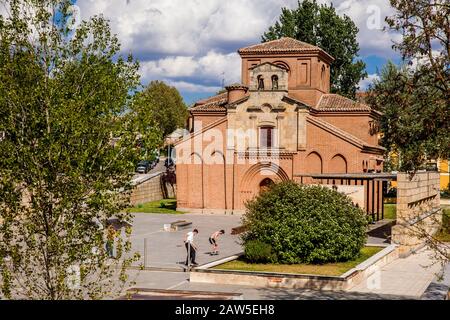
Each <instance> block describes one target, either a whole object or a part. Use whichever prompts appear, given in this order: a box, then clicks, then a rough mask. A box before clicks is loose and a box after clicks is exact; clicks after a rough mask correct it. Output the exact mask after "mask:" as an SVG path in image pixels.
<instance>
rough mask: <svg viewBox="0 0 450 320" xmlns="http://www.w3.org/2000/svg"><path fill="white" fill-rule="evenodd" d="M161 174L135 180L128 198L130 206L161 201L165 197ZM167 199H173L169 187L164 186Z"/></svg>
mask: <svg viewBox="0 0 450 320" xmlns="http://www.w3.org/2000/svg"><path fill="white" fill-rule="evenodd" d="M161 177H162V172H157V173H155V174H152V175H149V176H146V177H145V178H143V179H136V180H135V182H134V183H135V188H134V189H133V191H132V193H131V197H130V203H131V205H133V206H135V205H138V204H141V203H146V202H151V201H157V200H162V199H164V197H165V193H166V192H165V191H164V190H163V188H164V185H163V182H162V180H161ZM166 191H167V193H168V197H169V198H170V197H174V193H173V191H172V188H171V187H170V186H166Z"/></svg>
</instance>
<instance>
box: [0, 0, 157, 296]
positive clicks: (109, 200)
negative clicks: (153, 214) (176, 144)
mask: <svg viewBox="0 0 450 320" xmlns="http://www.w3.org/2000/svg"><path fill="white" fill-rule="evenodd" d="M71 2H72V1H70V0H39V1H37V0H11V1H5V0H0V7H4V8H6V9H7V12H8V14H7V15H4V16H0V133H1V138H0V270H1V273H0V280H1V282H0V284H1V285H0V296H3V297H7V298H11V297H19V298H33V299H83V298H94V299H95V298H102V297H103V296H105V294H113V293H114V292H115V290H113V289H114V288H116V289H117V288H118V289H120V285H119V286H118V284H124V283H125V282H126V281H127V277H126V272H125V271H126V269H125V268H126V267H127V266H128V265H129V264H130V263H131V261H132V260H133V259H134V258H135V256H134V255H133V254H132V253H131V252H130V247H131V246H130V242H129V238H128V237H127V235H129V231H130V230H126V232H125V233H123V232H122V233H119V234H118V235H117V238H116V242H115V243H116V246H115V247H116V250H115V251H116V257H117V258H118V259H117V260H111V259H109V258H108V256H107V254H106V253H105V250H104V248H105V243H106V241H107V235H106V234H105V229H103V230H102V228H101V227H100V224H98V222H101V223H102V224H103V225H106V223H107V220H108V219H109V218H111V217H117V218H119V219H120V220H124V221H130V219H131V217H130V214H129V213H127V212H126V211H123V209H124V208H125V207H126V206H128V195H129V191H130V189H131V183H130V180H131V177H132V175H133V171H134V164H135V161H136V160H137V159H138V158H139V157H140V155H139V149H137V148H136V147H135V145H136V138H137V136H136V132H139V131H140V130H141V129H142V128H141V126H140V124H139V121H138V119H139V115H138V114H137V113H136V112H134V111H133V110H131V111H130V108H129V105H130V101H131V96H130V94H131V93H132V92H134V91H135V90H136V88H137V86H138V84H139V75H138V68H139V66H138V63H137V62H136V61H134V60H133V58H132V57H131V56H130V57H128V58H123V57H121V56H120V54H119V52H120V45H119V42H118V40H117V38H116V37H115V36H113V35H111V32H110V27H109V25H108V22H107V21H106V20H105V19H103V18H102V17H99V16H97V17H93V18H92V19H90V20H89V21H85V22H82V23H81V24H80V25H79V27H78V28H77V29H76V30H72V29H71V28H72V26H73V23H72V19H73V17H72V15H71V12H73V11H72V10H71ZM147 129H148V124H147ZM144 134H146V135H149V136H156V134H155V130H154V129H149V130H147V131H146V132H144ZM150 140H151V139H150V138H149V139H147V141H150ZM155 141H156V140H155Z"/></svg>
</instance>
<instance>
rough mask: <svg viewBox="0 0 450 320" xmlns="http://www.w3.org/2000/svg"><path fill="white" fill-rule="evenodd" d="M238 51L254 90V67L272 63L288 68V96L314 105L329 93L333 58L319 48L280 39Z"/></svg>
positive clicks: (246, 80) (246, 81)
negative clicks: (323, 95)
mask: <svg viewBox="0 0 450 320" xmlns="http://www.w3.org/2000/svg"><path fill="white" fill-rule="evenodd" d="M238 53H239V55H240V56H241V59H242V83H243V84H245V85H247V86H250V90H251V91H252V89H254V88H252V87H251V83H255V82H254V79H252V74H253V70H254V69H255V67H256V66H258V65H262V64H265V63H270V64H272V65H276V66H279V67H280V68H282V69H283V70H286V72H287V83H288V85H287V90H288V93H289V95H290V96H292V97H293V98H296V99H298V100H300V101H302V102H304V103H305V104H307V105H310V106H315V105H316V104H317V102H318V101H319V99H320V97H321V96H322V94H326V93H329V92H330V65H331V63H332V62H333V60H334V58H333V57H332V56H330V55H329V54H328V53H327V52H325V51H324V50H322V49H321V48H319V47H316V46H313V45H310V44H308V43H305V42H301V41H298V40H295V39H292V38H280V39H278V40H273V41H269V42H265V43H260V44H256V45H253V46H249V47H246V48H242V49H240V50H239V51H238ZM264 81H267V79H264Z"/></svg>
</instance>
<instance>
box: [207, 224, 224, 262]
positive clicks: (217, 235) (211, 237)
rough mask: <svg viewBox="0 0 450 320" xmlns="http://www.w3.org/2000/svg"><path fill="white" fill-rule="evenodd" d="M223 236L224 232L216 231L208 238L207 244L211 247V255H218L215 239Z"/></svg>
mask: <svg viewBox="0 0 450 320" xmlns="http://www.w3.org/2000/svg"><path fill="white" fill-rule="evenodd" d="M223 234H225V230H223V229H222V230H220V231H216V232H214V233H213V234H212V235H211V236H210V237H209V243H211V245H212V251H211V255H212V256H214V255H218V254H219V250H218V249H219V245H218V244H217V239H218V238H219V236H221V235H223Z"/></svg>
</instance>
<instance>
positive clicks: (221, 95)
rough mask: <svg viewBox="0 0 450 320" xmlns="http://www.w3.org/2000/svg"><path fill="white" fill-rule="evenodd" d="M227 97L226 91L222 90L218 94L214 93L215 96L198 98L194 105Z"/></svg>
mask: <svg viewBox="0 0 450 320" xmlns="http://www.w3.org/2000/svg"><path fill="white" fill-rule="evenodd" d="M227 97H228V93H227V92H222V93H220V94H216V95H215V96H212V97H209V98H205V99H201V100H198V101H197V102H196V103H195V105H194V107H195V106H197V105H199V104H206V103H210V102H213V101H217V100H222V99H226V98H227Z"/></svg>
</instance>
